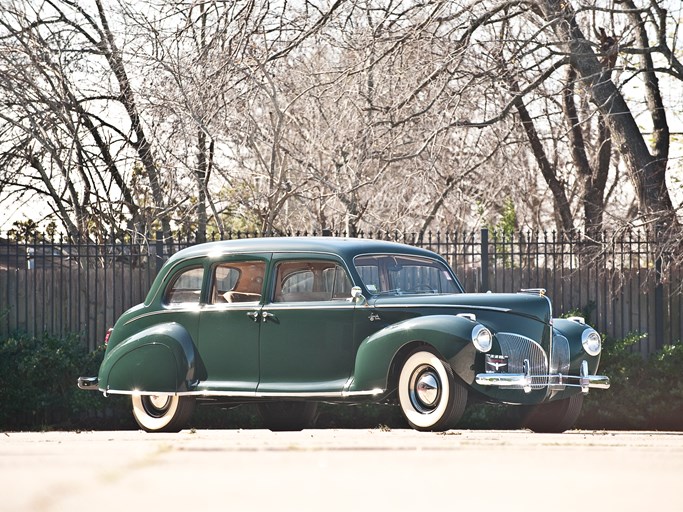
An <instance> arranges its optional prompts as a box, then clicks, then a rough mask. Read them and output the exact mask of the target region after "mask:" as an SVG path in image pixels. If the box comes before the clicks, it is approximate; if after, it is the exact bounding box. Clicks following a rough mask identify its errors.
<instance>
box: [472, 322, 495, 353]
mask: <svg viewBox="0 0 683 512" xmlns="http://www.w3.org/2000/svg"><path fill="white" fill-rule="evenodd" d="M472 343H474V347H475V348H476V349H477V350H478V351H479V352H488V351H489V350H491V347H492V346H493V334H491V331H489V330H488V329H487V328H486V327H484V326H483V325H481V324H477V325H475V326H474V329H472Z"/></svg>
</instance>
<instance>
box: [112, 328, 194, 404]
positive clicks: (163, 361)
mask: <svg viewBox="0 0 683 512" xmlns="http://www.w3.org/2000/svg"><path fill="white" fill-rule="evenodd" d="M195 361H196V357H195V347H194V343H192V338H191V337H190V334H189V333H188V332H187V330H185V328H184V327H183V326H181V325H180V324H178V323H175V322H170V323H167V324H160V325H155V326H154V327H150V328H149V329H145V330H143V331H140V332H138V333H136V334H134V335H133V336H130V337H129V338H127V339H125V340H124V341H122V342H121V343H119V344H117V345H116V346H115V347H113V348H112V349H111V351H109V350H108V351H107V352H106V354H105V357H104V361H103V362H102V365H101V366H100V371H99V387H100V389H101V390H103V391H105V392H111V393H116V392H123V393H126V392H134V391H147V392H152V391H153V392H169V393H172V392H177V391H184V390H186V389H187V386H188V383H189V382H191V381H193V380H194V378H195Z"/></svg>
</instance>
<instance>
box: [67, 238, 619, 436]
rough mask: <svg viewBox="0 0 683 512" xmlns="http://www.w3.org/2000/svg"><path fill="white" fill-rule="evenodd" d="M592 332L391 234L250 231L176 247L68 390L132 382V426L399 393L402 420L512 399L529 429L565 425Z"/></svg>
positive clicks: (433, 423)
mask: <svg viewBox="0 0 683 512" xmlns="http://www.w3.org/2000/svg"><path fill="white" fill-rule="evenodd" d="M600 351H601V337H600V335H599V334H598V333H597V332H596V331H595V330H594V329H592V328H591V327H590V326H588V325H586V323H585V322H584V321H583V319H582V318H578V317H574V318H568V319H559V318H553V315H552V306H551V302H550V300H549V299H548V297H546V296H545V294H544V291H543V290H540V289H536V290H525V291H522V292H520V293H516V294H497V293H482V294H470V293H464V292H463V288H462V286H461V284H460V283H459V281H458V278H457V277H456V276H455V274H454V273H453V271H452V269H451V268H450V267H449V265H448V264H447V262H446V261H445V260H444V259H443V258H442V257H440V256H439V255H437V254H434V253H433V252H430V251H427V250H423V249H419V248H416V247H411V246H407V245H403V244H398V243H391V242H384V241H376V240H362V239H346V238H333V237H318V238H315V237H302V238H261V239H246V240H230V241H222V242H212V243H206V244H201V245H197V246H194V247H190V248H188V249H184V250H182V251H180V252H178V253H176V254H175V255H173V256H172V257H171V258H170V259H169V260H168V261H167V262H166V263H165V264H164V266H163V267H162V269H161V271H160V272H159V274H158V276H157V278H156V280H155V281H154V283H153V285H152V287H151V290H150V291H149V294H148V295H147V298H146V299H145V302H144V303H143V304H139V305H137V306H135V307H133V308H131V309H130V310H128V311H126V312H125V313H124V314H123V315H122V316H121V317H120V318H119V319H118V321H117V322H116V325H115V326H114V327H113V328H112V329H111V330H110V331H109V333H108V336H107V340H106V352H105V356H104V360H103V362H102V365H101V367H100V369H99V374H98V376H96V377H94V376H88V377H80V378H79V379H78V385H79V387H81V388H82V389H94V390H99V391H101V392H102V393H104V395H105V396H106V395H110V394H124V395H130V396H131V400H132V408H133V415H134V417H135V420H136V421H137V423H138V424H139V425H140V427H141V428H143V429H144V430H146V431H150V432H154V431H178V430H180V429H182V428H184V427H186V426H188V422H189V421H190V417H191V415H192V412H193V410H194V408H195V405H196V404H197V403H198V402H202V403H205V404H216V405H220V406H230V405H234V404H240V403H247V402H255V403H257V404H258V406H257V407H258V410H259V412H260V413H261V415H262V417H263V420H264V422H265V424H266V425H267V426H268V428H271V429H273V430H300V429H302V428H306V427H308V426H312V425H313V422H314V420H315V417H316V409H317V405H318V403H320V402H339V403H363V402H383V403H395V404H398V406H400V408H401V410H402V412H403V414H404V416H405V418H406V420H407V422H408V423H409V424H410V426H411V427H413V428H415V429H418V430H425V431H442V430H447V429H450V428H452V427H454V426H455V425H457V422H458V420H459V419H460V418H461V416H462V414H463V412H464V410H465V407H466V405H467V404H468V403H473V402H476V401H485V402H495V403H504V404H509V405H510V406H518V407H520V410H521V411H523V412H524V414H522V415H521V416H520V417H523V418H524V425H525V426H526V427H528V428H531V429H532V430H536V431H545V432H561V431H564V430H566V429H568V428H571V427H572V425H573V424H574V423H575V421H576V419H577V417H578V415H579V412H580V410H581V404H582V400H583V396H584V395H585V394H586V393H588V391H589V390H590V389H591V388H602V389H605V388H608V387H609V379H608V378H607V377H605V376H601V375H597V374H596V373H597V370H598V363H599V360H600Z"/></svg>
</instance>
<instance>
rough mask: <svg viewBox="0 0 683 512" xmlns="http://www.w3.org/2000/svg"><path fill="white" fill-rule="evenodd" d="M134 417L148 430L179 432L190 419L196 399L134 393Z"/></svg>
mask: <svg viewBox="0 0 683 512" xmlns="http://www.w3.org/2000/svg"><path fill="white" fill-rule="evenodd" d="M132 402H133V417H134V418H135V421H136V422H137V424H138V425H140V427H141V428H142V429H143V430H146V431H147V432H179V431H180V430H182V429H183V428H184V427H185V426H186V425H187V422H188V421H190V418H191V417H192V413H193V412H194V407H195V399H194V397H189V396H178V395H133V397H132Z"/></svg>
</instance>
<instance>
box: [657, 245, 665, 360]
mask: <svg viewBox="0 0 683 512" xmlns="http://www.w3.org/2000/svg"><path fill="white" fill-rule="evenodd" d="M665 344H666V343H665V342H664V285H663V284H662V255H661V254H660V255H658V256H657V259H656V260H655V347H656V348H657V350H660V349H661V348H662V347H664V345H665Z"/></svg>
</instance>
